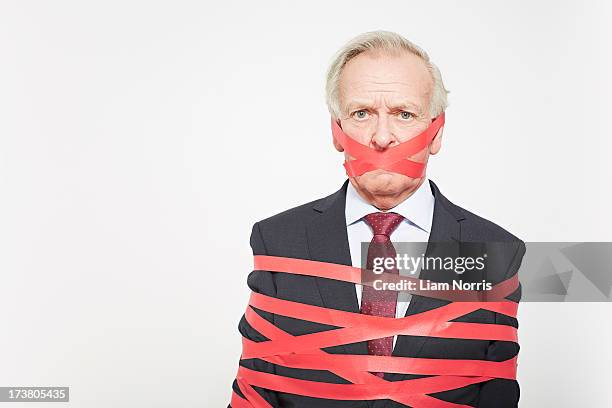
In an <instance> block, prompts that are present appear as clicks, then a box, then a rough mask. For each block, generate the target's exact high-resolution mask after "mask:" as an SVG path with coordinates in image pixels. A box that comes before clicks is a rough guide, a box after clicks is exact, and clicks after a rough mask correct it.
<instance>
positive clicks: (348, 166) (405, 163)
mask: <svg viewBox="0 0 612 408" xmlns="http://www.w3.org/2000/svg"><path fill="white" fill-rule="evenodd" d="M443 125H444V112H442V113H441V114H440V115H438V117H437V118H436V119H434V120H433V121H432V122H431V124H430V125H429V127H428V128H427V129H425V130H424V131H423V132H421V133H419V134H418V135H417V136H415V137H413V138H411V139H410V140H407V141H405V142H402V143H400V144H398V145H396V146H393V147H390V148H388V149H386V150H384V151H378V150H375V149H372V148H371V147H369V146H366V145H364V144H361V143H359V142H357V141H356V140H355V139H353V138H352V137H350V136H348V135H347V134H346V133H344V131H343V130H342V128H341V127H340V125H339V124H338V123H337V122H336V121H335V120H334V119H333V118H332V120H331V127H332V135H333V137H334V139H335V140H336V141H337V142H338V143H340V145H341V146H342V147H343V148H344V151H345V152H346V153H348V154H349V156H352V157H353V158H354V159H353V160H347V161H345V162H344V168H345V170H346V174H347V175H348V176H349V177H356V176H361V175H362V174H364V173H367V172H369V171H372V170H376V169H384V170H387V171H391V172H394V173H400V174H404V175H406V176H408V177H412V178H420V177H423V175H424V174H425V164H424V163H419V162H415V161H413V160H410V159H407V157H410V156H412V155H414V154H416V153H418V152H420V151H421V150H423V149H425V148H426V147H427V146H429V144H430V143H431V141H432V140H433V138H434V137H435V136H436V134H437V133H438V130H439V129H440V128H441V127H442V126H443Z"/></svg>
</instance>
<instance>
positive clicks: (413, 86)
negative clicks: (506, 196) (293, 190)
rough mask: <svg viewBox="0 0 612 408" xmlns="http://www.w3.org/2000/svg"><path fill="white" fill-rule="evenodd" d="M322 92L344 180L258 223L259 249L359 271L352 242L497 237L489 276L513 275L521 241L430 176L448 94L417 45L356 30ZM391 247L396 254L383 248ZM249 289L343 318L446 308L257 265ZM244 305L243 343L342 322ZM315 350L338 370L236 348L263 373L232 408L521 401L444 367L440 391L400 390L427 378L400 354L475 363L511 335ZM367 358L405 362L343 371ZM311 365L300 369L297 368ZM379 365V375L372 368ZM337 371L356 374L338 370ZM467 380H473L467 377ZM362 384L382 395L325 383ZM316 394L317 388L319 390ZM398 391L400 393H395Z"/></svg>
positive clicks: (481, 314) (495, 354)
mask: <svg viewBox="0 0 612 408" xmlns="http://www.w3.org/2000/svg"><path fill="white" fill-rule="evenodd" d="M326 90H327V104H328V108H329V111H330V114H331V116H332V129H333V136H334V137H333V145H334V147H335V148H336V150H338V151H339V152H344V155H345V159H346V162H345V168H346V171H347V174H348V176H349V178H348V180H347V181H345V182H344V184H343V185H342V187H341V188H340V189H339V190H338V191H336V192H335V193H333V194H331V195H329V196H327V197H325V198H322V199H318V200H315V201H312V202H310V203H307V204H304V205H301V206H299V207H296V208H293V209H290V210H287V211H285V212H282V213H280V214H277V215H275V216H273V217H270V218H267V219H265V220H262V221H259V222H257V223H255V225H254V226H253V230H252V235H251V247H252V249H253V253H254V254H255V255H267V256H272V257H283V258H294V259H299V260H311V261H318V262H325V263H328V264H336V265H349V266H353V267H360V266H362V256H361V252H362V251H361V243H370V242H372V244H371V245H374V244H373V243H374V242H375V241H376V242H378V243H379V244H380V243H381V242H382V243H383V245H384V244H390V243H393V244H394V243H397V242H430V243H431V242H463V241H465V242H468V241H470V242H474V241H480V242H492V241H496V242H506V243H513V245H510V246H508V247H507V248H511V250H510V249H508V251H510V252H509V253H507V254H504V256H502V257H501V258H500V259H504V260H505V261H504V262H503V263H502V264H501V265H498V267H497V268H496V270H499V271H501V272H500V273H501V275H500V276H498V277H497V278H496V279H495V280H496V282H500V281H503V280H504V279H508V278H509V277H512V276H513V275H515V274H516V272H517V269H518V267H519V265H520V262H521V259H522V255H523V253H524V244H523V243H522V242H521V241H520V240H519V239H518V238H516V237H514V236H513V235H511V234H510V233H509V232H507V231H505V230H504V229H502V228H501V227H499V226H497V225H495V224H493V223H491V222H490V221H487V220H485V219H483V218H480V217H478V216H476V215H474V214H472V213H470V212H468V211H466V210H464V209H462V208H460V207H458V206H457V205H455V204H453V203H452V202H450V201H449V200H448V199H447V198H446V197H444V196H443V195H442V193H441V192H440V190H439V189H438V187H437V186H436V184H434V183H433V182H432V181H430V180H428V179H427V178H426V175H425V168H426V165H427V161H428V159H429V156H430V155H433V154H436V153H437V152H438V151H440V148H441V145H442V133H443V119H444V110H445V108H446V106H447V100H446V95H447V91H446V89H445V88H444V85H443V82H442V78H441V75H440V72H439V70H438V68H437V67H436V66H435V65H434V64H433V63H432V62H431V61H430V59H429V57H428V55H427V54H426V53H425V52H424V51H423V50H422V49H420V48H419V47H417V46H416V45H414V44H413V43H411V42H410V41H408V40H406V39H405V38H403V37H401V36H400V35H398V34H395V33H391V32H386V31H376V32H369V33H365V34H362V35H360V36H358V37H356V38H354V39H353V40H351V41H349V42H348V43H347V44H346V45H345V46H344V47H343V48H342V49H341V50H340V51H339V52H338V53H337V55H336V57H335V59H334V61H333V62H332V64H331V67H330V69H329V72H328V76H327V86H326ZM398 155H403V156H402V157H399V156H398ZM387 248H391V250H393V249H392V247H391V246H390V245H387ZM369 256H370V254H368V257H369ZM432 279H435V276H432ZM248 284H249V286H250V288H251V289H252V290H253V292H255V293H257V294H262V295H265V296H267V297H271V298H275V299H282V300H283V301H291V302H297V303H299V304H303V305H313V306H317V307H319V308H318V309H316V310H319V311H320V310H331V311H344V312H351V313H352V314H351V316H354V315H370V316H381V317H387V318H404V317H408V316H418V315H419V314H422V313H423V312H426V311H429V310H432V309H436V308H438V307H441V306H444V305H445V304H447V303H448V302H441V301H439V300H435V299H430V300H427V299H426V298H425V297H421V296H414V297H412V298H410V297H409V298H404V299H403V300H400V297H398V295H397V292H394V293H392V294H391V295H389V294H384V295H380V294H377V293H375V291H374V290H373V289H372V287H367V286H365V285H360V284H359V283H356V282H350V281H346V280H336V279H328V278H325V277H317V276H300V275H292V274H283V273H275V272H272V271H268V270H262V269H261V268H256V270H255V271H254V272H252V273H251V274H250V275H249V278H248ZM384 292H391V291H384ZM381 296H383V297H384V299H382V298H381ZM519 297H520V289H517V290H516V292H514V293H512V296H511V297H508V299H511V300H513V301H515V302H518V298H519ZM508 303H512V302H508ZM251 306H253V305H251ZM321 308H325V309H321ZM251 312H256V314H257V316H255V315H254V314H251V315H250V316H246V317H244V316H243V318H242V320H241V321H240V324H239V330H240V333H241V334H242V336H243V337H244V338H245V341H246V342H247V343H249V344H250V343H260V342H267V341H269V340H270V338H269V337H268V336H270V335H271V333H275V335H278V336H280V338H281V340H283V337H284V340H285V342H286V343H285V344H287V347H288V348H289V349H291V347H294V346H296V345H297V344H298V343H299V342H300V337H299V336H302V335H307V334H309V333H319V332H324V331H330V332H333V329H336V328H337V327H334V326H333V325H326V324H321V323H320V322H313V321H309V320H311V319H308V318H304V319H299V318H295V316H294V317H293V318H292V317H289V316H288V315H287V314H283V313H270V312H269V311H265V310H262V309H258V308H257V307H254V308H253V309H251ZM245 315H246V314H245ZM343 316H344V315H343ZM262 317H263V319H265V320H266V321H267V322H269V323H272V325H273V326H274V327H272V326H266V325H269V323H266V322H264V324H262V322H263V319H261V318H262ZM253 319H261V321H260V326H259V327H260V328H265V329H266V330H265V333H266V334H267V335H268V336H267V335H266V334H264V332H260V331H258V330H256V329H255V328H254V327H253V325H252V324H251V323H252V322H253V321H254V320H253ZM456 321H461V322H470V323H493V324H491V325H490V326H491V327H493V326H499V325H506V326H507V327H514V328H516V327H518V323H517V321H516V319H515V318H514V317H511V316H507V315H504V314H502V313H495V312H493V311H489V310H476V311H474V312H473V313H469V314H467V315H465V316H461V317H460V318H459V319H456ZM279 329H280V330H279ZM366 331H367V330H366ZM287 336H289V337H287ZM291 336H295V337H291ZM303 338H304V337H303ZM344 343H346V342H344ZM315 351H316V352H317V353H319V354H308V355H310V356H313V355H316V356H320V355H324V357H325V356H326V357H330V356H331V357H332V358H336V359H337V363H338V364H344V367H343V368H344V370H345V371H341V370H340V371H338V370H337V369H336V368H338V367H337V365H335V363H334V362H336V360H329V359H327V360H325V361H327V362H328V363H327V364H328V366H326V365H325V364H323V365H320V366H317V364H318V363H317V364H315V363H313V362H315V361H319V360H318V358H319V357H312V358H311V360H296V359H295V356H294V359H293V360H291V359H288V358H285V359H283V356H281V357H278V356H275V357H274V358H263V357H262V358H248V356H247V358H245V356H244V354H243V358H242V359H241V361H240V366H241V369H242V370H243V371H244V372H248V373H250V375H251V376H252V378H257V379H262V381H264V380H265V381H264V382H263V383H259V385H258V384H257V383H255V384H253V385H254V386H253V387H251V386H250V385H249V384H248V383H249V381H248V379H243V380H241V377H240V376H238V381H235V382H234V385H233V398H232V406H233V407H234V408H239V407H240V406H245V407H251V406H252V407H258V406H262V407H269V406H272V407H294V408H297V407H304V408H305V407H377V408H383V407H385V408H393V407H404V406H414V407H497V408H499V407H516V406H517V403H518V399H519V387H518V383H517V382H516V380H515V379H514V378H512V377H506V378H489V377H482V378H481V379H480V380H479V381H477V382H474V383H470V384H467V385H463V386H459V387H453V386H451V385H449V384H450V383H446V382H445V381H450V382H452V381H454V380H456V378H457V377H456V376H452V375H447V376H439V377H438V378H439V379H440V380H439V381H441V384H444V385H445V386H443V387H442V388H439V389H440V391H438V392H435V391H434V392H431V390H430V392H427V389H425V390H424V391H422V393H423V395H418V396H415V395H412V394H411V393H410V392H405V393H404V394H402V392H403V391H406V390H411V389H417V388H418V387H419V385H418V384H419V382H418V379H421V380H423V379H424V380H427V378H425V377H428V375H423V374H422V373H421V374H419V370H418V369H416V366H414V367H415V368H414V370H415V371H414V374H411V372H412V371H411V368H410V367H411V365H410V364H411V363H408V362H405V361H408V360H410V361H411V362H412V363H414V362H417V361H421V360H419V359H443V360H439V361H449V360H455V361H456V362H457V363H459V364H464V363H465V364H466V366H467V364H468V363H469V362H470V361H475V360H485V361H486V362H487V363H489V362H504V361H506V362H507V361H512V362H514V360H512V359H513V358H514V357H516V355H517V354H518V344H516V342H513V341H507V340H503V339H502V340H500V339H492V340H486V339H482V338H481V339H475V340H468V339H465V338H452V336H443V337H441V338H437V337H436V336H431V337H424V336H417V335H396V336H388V337H385V338H380V339H369V340H367V341H358V342H354V343H350V342H349V343H348V344H343V345H339V346H333V347H327V348H323V349H317V350H315ZM290 352H291V350H288V351H287V353H289V354H290ZM312 353H314V352H312ZM341 355H350V356H341ZM368 355H369V356H381V357H382V358H388V357H407V358H412V359H408V360H400V361H404V363H402V364H403V365H402V366H401V367H400V366H398V364H395V363H393V364H390V365H389V367H388V369H387V368H386V367H385V366H383V367H381V366H380V363H377V366H376V367H378V368H377V369H375V368H374V367H373V366H372V369H365V370H364V368H363V367H361V368H360V369H361V370H362V372H361V373H357V374H355V373H356V371H354V370H353V369H355V370H356V369H357V368H356V366H355V367H352V366H351V363H350V361H364V360H346V359H341V357H353V356H368ZM262 356H263V354H262ZM298 361H299V363H298ZM367 361H374V360H367ZM378 361H396V360H378ZM429 361H431V360H429ZM347 362H348V363H347ZM347 365H348V368H347ZM391 365H393V367H392V366H391ZM306 366H308V367H309V368H303V367H306ZM366 368H367V367H366ZM460 368H461V367H460ZM383 369H384V372H377V370H383ZM346 370H348V371H346ZM351 370H353V371H351ZM343 372H344V373H346V372H351V373H353V374H352V375H341V373H343ZM253 373H255V374H253ZM258 373H261V374H258ZM339 373H340V374H339ZM258 375H259V376H258ZM363 375H366V376H368V378H364V377H363ZM432 376H433V374H432ZM474 376H477V374H474ZM374 377H377V378H374ZM270 378H271V379H272V380H270ZM467 378H473V377H470V376H469V375H468V376H467ZM483 378H484V379H483ZM283 379H288V380H287V384H290V385H291V386H290V387H288V386H287V384H285V383H284V380H283ZM360 379H361V380H364V381H365V382H367V384H374V385H375V386H374V387H373V388H376V390H379V389H380V390H383V391H380V393H379V394H380V396H381V397H380V398H374V397H372V395H379V394H376V393H372V394H367V393H363V392H361V391H359V392H361V394H359V393H357V394H355V393H353V394H351V395H348V393H344V391H341V390H344V389H351V390H357V388H350V387H349V388H333V387H332V388H326V386H327V385H328V384H332V385H345V384H348V385H353V384H356V385H359V383H360V381H361V380H360ZM398 381H401V382H399V383H396V385H400V386H399V387H398V386H396V387H395V388H389V389H392V391H389V392H388V393H385V392H386V391H384V390H386V389H387V388H377V387H386V386H390V387H392V386H393V383H394V382H398ZM415 381H416V382H415ZM436 381H438V379H436ZM313 382H314V383H313ZM262 384H266V386H262ZM313 384H314V386H313ZM457 384H460V383H457ZM317 386H320V387H319V388H317ZM415 387H416V388H415ZM421 388H422V386H421ZM317 390H321V392H320V394H317V392H318V391H317ZM330 390H331V391H330ZM336 390H340V391H336ZM359 390H362V388H359ZM302 391H303V392H302ZM332 391H333V392H332ZM351 392H354V391H351ZM394 393H395V394H394ZM345 394H346V395H345ZM366 394H367V395H366ZM400 394H402V396H400V397H394V395H396V396H397V395H400ZM417 394H418V393H417ZM425 394H426V395H425ZM356 395H357V396H356ZM359 395H362V397H359ZM407 401H408V402H407Z"/></svg>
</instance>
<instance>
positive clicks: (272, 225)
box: [257, 199, 324, 230]
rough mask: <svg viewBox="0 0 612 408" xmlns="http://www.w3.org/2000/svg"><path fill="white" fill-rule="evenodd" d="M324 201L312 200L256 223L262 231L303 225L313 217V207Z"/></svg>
mask: <svg viewBox="0 0 612 408" xmlns="http://www.w3.org/2000/svg"><path fill="white" fill-rule="evenodd" d="M322 200H324V199H318V200H313V201H310V202H307V203H304V204H300V205H298V206H296V207H293V208H289V209H287V210H284V211H281V212H279V213H277V214H274V215H272V216H270V217H267V218H264V219H262V220H260V221H258V222H257V224H259V227H260V228H262V229H266V230H269V229H274V230H276V229H279V228H280V229H286V228H287V227H290V226H296V225H303V224H304V222H305V221H306V220H307V219H309V218H311V217H312V216H313V214H312V213H313V207H314V206H316V205H317V204H318V203H319V202H321V201H322Z"/></svg>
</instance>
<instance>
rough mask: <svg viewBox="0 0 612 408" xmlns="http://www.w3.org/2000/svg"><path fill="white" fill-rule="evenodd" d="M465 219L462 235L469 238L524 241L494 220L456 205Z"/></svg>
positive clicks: (492, 240)
mask: <svg viewBox="0 0 612 408" xmlns="http://www.w3.org/2000/svg"><path fill="white" fill-rule="evenodd" d="M456 207H457V208H458V209H459V210H460V211H461V213H462V214H463V215H464V217H465V219H464V220H463V221H462V222H461V235H462V237H465V239H467V240H475V241H491V242H517V243H523V241H522V240H521V239H520V238H519V237H517V236H516V235H514V234H512V233H511V232H509V231H508V230H506V229H504V228H503V227H501V226H499V225H497V224H495V223H494V222H492V221H490V220H488V219H486V218H483V217H481V216H479V215H476V214H474V213H473V212H471V211H468V210H466V209H464V208H461V207H458V206H456Z"/></svg>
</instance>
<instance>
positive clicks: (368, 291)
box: [361, 212, 404, 378]
mask: <svg viewBox="0 0 612 408" xmlns="http://www.w3.org/2000/svg"><path fill="white" fill-rule="evenodd" d="M403 219H404V217H402V216H401V215H399V214H397V213H382V212H377V213H372V214H368V215H366V216H365V217H364V220H365V222H366V223H367V224H368V225H369V226H370V227H371V228H372V231H373V232H374V237H372V241H371V242H370V246H369V247H368V258H367V264H366V267H367V268H368V269H373V267H374V258H378V257H383V258H386V257H390V258H395V256H396V254H397V253H396V252H395V248H394V247H393V244H392V243H391V238H390V236H391V234H392V233H393V231H395V229H396V228H397V227H398V226H399V225H400V223H401V222H402V220H403ZM385 272H387V273H397V274H399V271H398V270H397V269H396V268H394V269H385ZM396 307H397V292H395V291H390V290H376V289H374V288H373V287H371V286H365V285H364V286H363V291H362V293H361V313H363V314H367V315H372V316H383V317H395V308H396ZM392 351H393V337H385V338H382V339H372V340H369V341H368V354H371V355H376V356H390V355H391V352H392ZM374 374H376V375H377V376H379V377H381V378H382V377H383V375H384V373H374Z"/></svg>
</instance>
